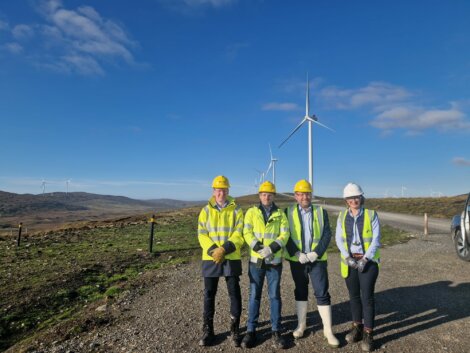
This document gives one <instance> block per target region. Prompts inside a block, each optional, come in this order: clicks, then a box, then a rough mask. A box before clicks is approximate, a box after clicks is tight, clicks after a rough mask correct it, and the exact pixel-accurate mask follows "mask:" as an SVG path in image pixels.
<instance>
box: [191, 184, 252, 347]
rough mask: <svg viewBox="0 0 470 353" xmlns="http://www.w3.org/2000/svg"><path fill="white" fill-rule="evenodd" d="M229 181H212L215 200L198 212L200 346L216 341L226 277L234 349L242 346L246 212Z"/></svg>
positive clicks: (212, 199)
mask: <svg viewBox="0 0 470 353" xmlns="http://www.w3.org/2000/svg"><path fill="white" fill-rule="evenodd" d="M229 187H230V184H229V181H228V179H227V178H226V177H225V176H223V175H219V176H217V177H215V178H214V180H213V182H212V188H213V192H212V197H211V199H210V200H209V202H208V204H207V205H206V206H205V207H204V208H203V209H202V210H201V212H200V213H199V219H198V230H197V233H198V240H199V244H200V245H201V248H202V276H203V277H204V314H203V321H204V324H203V335H202V337H201V339H200V341H199V345H200V346H209V345H211V344H213V342H214V338H215V336H214V312H215V296H216V294H217V286H218V283H219V278H220V277H225V281H226V284H227V290H228V294H229V297H230V316H231V324H230V332H231V340H232V343H233V345H234V346H236V347H239V346H240V333H239V326H240V315H241V311H242V301H241V293H240V283H239V281H240V275H241V274H242V264H241V256H240V249H241V247H242V246H243V244H244V240H243V211H242V209H241V208H240V207H239V206H238V205H237V204H236V202H235V200H234V199H233V198H232V197H230V196H229Z"/></svg>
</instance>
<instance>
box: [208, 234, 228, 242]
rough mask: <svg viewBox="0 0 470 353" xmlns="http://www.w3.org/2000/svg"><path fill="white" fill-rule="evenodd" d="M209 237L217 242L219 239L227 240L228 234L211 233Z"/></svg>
mask: <svg viewBox="0 0 470 353" xmlns="http://www.w3.org/2000/svg"><path fill="white" fill-rule="evenodd" d="M210 238H211V239H212V240H213V241H214V242H215V241H218V242H221V241H224V242H225V241H227V240H228V236H227V235H211V236H210Z"/></svg>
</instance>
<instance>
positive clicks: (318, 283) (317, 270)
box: [289, 261, 331, 305]
mask: <svg viewBox="0 0 470 353" xmlns="http://www.w3.org/2000/svg"><path fill="white" fill-rule="evenodd" d="M289 263H290V272H291V274H292V279H293V280H294V284H295V290H294V296H295V300H296V301H307V300H308V283H309V280H310V281H311V282H312V287H313V295H314V296H315V299H316V300H317V305H330V304H331V297H330V293H329V292H328V288H329V282H328V271H327V268H328V264H327V262H326V261H315V262H314V263H308V264H304V265H303V264H301V263H300V262H295V261H289Z"/></svg>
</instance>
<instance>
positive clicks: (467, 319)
mask: <svg viewBox="0 0 470 353" xmlns="http://www.w3.org/2000/svg"><path fill="white" fill-rule="evenodd" d="M328 262H329V277H330V294H331V296H332V308H333V319H334V328H333V329H334V331H335V332H336V333H337V336H338V338H339V339H340V341H341V346H340V348H338V349H332V348H329V347H327V345H326V342H325V340H324V339H323V336H322V331H321V325H320V323H319V316H318V313H317V311H316V309H315V305H311V306H310V313H309V315H308V332H307V336H306V337H305V338H303V339H300V340H298V341H297V342H295V341H294V340H293V339H292V338H291V337H292V335H291V332H292V330H293V329H294V328H295V326H296V318H295V303H294V299H293V282H292V280H291V278H290V273H289V269H288V265H287V264H286V265H285V267H284V274H283V279H282V299H283V309H282V314H283V326H284V329H285V336H286V337H287V338H288V340H289V349H288V350H287V351H291V352H306V351H309V352H329V351H337V352H360V347H359V345H358V344H353V345H346V342H345V339H344V337H345V334H346V333H347V330H348V329H349V319H350V316H349V307H348V302H347V291H346V287H345V284H344V280H343V279H342V278H341V277H340V274H339V255H338V254H337V253H336V254H330V256H329V260H328ZM199 267H200V263H199V262H195V263H192V264H188V265H180V266H178V267H176V268H171V269H168V270H167V271H165V272H160V273H159V274H158V275H157V277H153V278H149V280H148V283H147V285H146V287H147V288H146V290H145V292H144V293H143V294H137V293H128V296H125V297H124V298H122V299H121V300H120V302H119V303H117V304H115V305H113V306H110V307H109V308H108V309H107V310H109V311H111V312H112V313H113V314H114V315H116V316H117V317H116V320H115V321H114V323H113V324H112V325H110V326H107V327H102V328H100V329H98V330H95V331H92V332H88V333H85V334H82V335H78V336H75V337H72V338H71V339H69V340H66V341H63V342H54V343H52V344H43V345H41V343H40V342H36V343H35V347H36V349H35V350H34V351H36V352H136V353H137V352H198V351H200V352H203V351H207V352H220V351H223V352H236V351H240V350H241V349H240V348H238V349H237V348H232V347H231V346H230V342H229V340H228V339H227V336H228V334H229V313H228V301H227V291H226V287H225V284H224V283H223V282H221V285H220V286H219V293H218V302H217V308H216V311H217V312H216V318H215V330H216V334H217V343H216V345H215V346H213V347H209V348H205V349H204V348H200V347H198V345H197V341H198V339H199V336H200V332H201V312H202V297H203V293H202V289H203V284H202V281H201V277H200V270H199ZM245 268H246V266H245ZM244 271H245V273H244V275H243V276H242V281H241V282H242V296H243V299H244V302H243V307H244V310H243V314H242V326H243V329H244V328H245V322H246V319H247V312H246V307H247V297H248V289H247V284H248V278H247V275H246V270H245V269H244ZM469 279H470V263H466V262H463V261H461V260H458V259H457V257H456V255H455V254H454V250H453V246H452V243H451V241H450V236H449V235H448V234H447V233H446V234H443V233H441V234H433V235H431V236H429V237H427V238H425V237H423V236H422V235H418V234H417V235H416V238H415V239H413V240H411V241H410V242H408V243H406V244H400V245H396V246H393V247H390V248H385V249H383V250H382V267H381V272H380V275H379V279H378V283H377V286H376V306H377V316H376V324H377V325H376V326H377V327H376V336H375V337H376V346H377V349H376V351H379V352H423V353H424V352H426V353H427V352H456V353H464V352H468V351H470V336H469V334H468V333H469V332H470V305H469V301H470V283H469ZM311 302H312V301H311ZM260 323H261V325H260V328H259V333H260V335H259V344H258V346H257V347H255V348H253V349H251V351H252V352H271V351H274V349H273V348H272V347H271V344H270V340H269V337H270V335H269V333H270V324H269V302H268V301H267V299H266V297H265V296H264V298H263V302H262V307H261V316H260ZM11 351H15V350H14V347H13V350H11Z"/></svg>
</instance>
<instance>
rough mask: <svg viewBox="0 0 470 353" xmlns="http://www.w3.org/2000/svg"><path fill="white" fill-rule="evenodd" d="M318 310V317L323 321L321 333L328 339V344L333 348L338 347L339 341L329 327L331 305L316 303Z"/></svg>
mask: <svg viewBox="0 0 470 353" xmlns="http://www.w3.org/2000/svg"><path fill="white" fill-rule="evenodd" d="M318 312H319V313H320V317H321V320H322V322H323V335H324V336H325V337H326V339H327V340H328V345H330V346H331V347H334V348H337V347H339V341H338V339H337V338H336V337H335V335H334V334H333V330H332V328H331V323H332V320H331V306H330V305H318Z"/></svg>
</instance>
